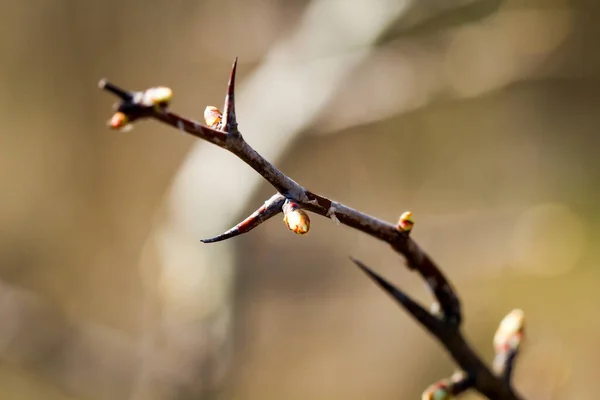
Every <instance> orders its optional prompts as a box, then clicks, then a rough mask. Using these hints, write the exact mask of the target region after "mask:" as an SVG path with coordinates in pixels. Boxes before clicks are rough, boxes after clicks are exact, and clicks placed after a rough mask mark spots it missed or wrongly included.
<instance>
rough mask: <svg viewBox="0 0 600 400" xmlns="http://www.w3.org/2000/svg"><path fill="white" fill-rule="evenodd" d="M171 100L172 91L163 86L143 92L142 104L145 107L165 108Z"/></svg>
mask: <svg viewBox="0 0 600 400" xmlns="http://www.w3.org/2000/svg"><path fill="white" fill-rule="evenodd" d="M172 98H173V90H171V88H168V87H165V86H158V87H153V88H150V89H148V90H146V91H145V92H144V96H143V98H142V104H143V105H145V106H157V107H166V106H167V105H168V104H169V102H170V101H171V99H172Z"/></svg>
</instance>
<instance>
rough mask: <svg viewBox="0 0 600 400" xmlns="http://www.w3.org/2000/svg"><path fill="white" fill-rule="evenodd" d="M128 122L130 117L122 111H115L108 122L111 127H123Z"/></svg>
mask: <svg viewBox="0 0 600 400" xmlns="http://www.w3.org/2000/svg"><path fill="white" fill-rule="evenodd" d="M127 124H129V118H127V115H125V114H124V113H122V112H121V111H119V112H116V113H114V114H113V116H112V117H111V119H110V121H109V122H108V126H110V128H111V129H123V128H125V127H126V126H127Z"/></svg>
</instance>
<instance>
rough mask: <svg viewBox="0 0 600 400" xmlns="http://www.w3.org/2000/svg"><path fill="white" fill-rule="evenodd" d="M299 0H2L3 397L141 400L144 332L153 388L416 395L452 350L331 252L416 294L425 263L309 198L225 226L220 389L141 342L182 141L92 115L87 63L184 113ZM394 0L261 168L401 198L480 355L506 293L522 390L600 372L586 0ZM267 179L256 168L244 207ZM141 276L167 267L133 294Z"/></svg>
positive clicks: (164, 297)
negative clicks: (332, 90)
mask: <svg viewBox="0 0 600 400" xmlns="http://www.w3.org/2000/svg"><path fill="white" fill-rule="evenodd" d="M309 3H310V2H308V1H288V2H281V1H275V0H249V1H246V2H239V1H233V0H228V1H221V2H217V1H199V2H188V1H171V2H161V1H135V0H131V1H126V2H117V1H113V0H105V1H93V0H90V1H85V2H82V1H68V0H63V1H59V0H39V1H30V0H24V1H21V2H8V1H4V2H0V15H1V17H0V18H1V19H2V24H0V27H1V28H0V29H2V31H1V33H2V35H1V36H0V37H1V38H0V44H1V46H2V47H1V49H2V51H1V52H0V54H1V56H0V57H1V61H2V62H1V63H0V70H1V74H2V75H1V76H2V79H0V85H2V86H1V90H2V92H3V93H4V96H0V101H1V102H2V107H1V108H0V118H1V121H2V124H3V129H2V131H1V132H0V182H2V196H0V399H5V398H6V399H15V400H21V399H23V400H29V399H51V400H54V399H57V400H58V399H130V398H131V399H133V398H136V397H135V393H139V392H137V390H138V389H139V388H138V389H136V388H137V387H138V386H137V385H140V383H139V382H140V378H139V375H140V373H141V372H140V371H141V370H142V369H143V364H144V362H141V361H140V360H144V354H143V352H151V353H155V352H156V353H159V354H160V356H161V357H162V358H161V360H163V361H160V365H159V370H160V378H157V379H156V381H159V383H160V387H161V388H165V387H166V388H167V389H164V390H155V391H154V393H153V397H152V398H156V399H188V398H189V399H192V398H194V399H196V398H213V397H220V398H221V397H222V398H232V399H244V400H246V399H249V400H252V399H259V398H260V399H263V400H268V399H280V398H285V399H290V400H294V399H305V398H310V399H315V400H318V399H365V398H378V399H397V398H402V399H409V398H419V396H420V393H421V391H422V390H423V389H424V388H425V387H427V386H428V385H429V384H430V383H432V382H433V381H436V380H438V379H440V378H443V377H446V376H449V375H450V374H451V373H452V372H453V368H454V366H453V364H452V362H451V360H450V359H449V357H448V356H447V355H446V354H445V353H443V351H442V349H441V347H440V346H439V345H438V344H437V343H435V342H434V341H433V340H432V339H431V338H430V337H428V336H427V335H426V334H425V333H424V331H423V330H422V329H421V328H420V327H419V326H417V324H416V323H414V322H413V321H412V320H411V319H410V318H409V317H408V316H407V315H406V314H404V313H403V312H402V311H401V310H400V309H398V308H397V306H396V305H395V304H393V302H392V301H390V300H389V299H388V298H387V297H386V296H385V295H384V294H383V293H382V292H380V291H379V290H377V289H376V288H375V287H374V286H373V285H372V283H371V282H369V281H368V280H367V279H366V278H365V277H364V276H362V275H361V274H360V272H359V271H357V270H355V269H354V268H353V266H352V265H351V263H350V262H349V260H348V255H352V256H355V257H357V258H359V259H361V260H362V261H364V262H365V263H366V264H367V265H369V266H371V267H373V268H374V269H377V270H378V271H380V272H382V273H383V274H385V276H388V277H389V278H390V280H392V281H394V282H395V283H397V284H398V285H399V286H401V287H402V288H404V289H405V290H406V291H408V292H409V293H410V294H412V295H414V296H415V297H416V298H417V299H419V300H420V301H423V302H424V303H425V304H428V303H429V302H430V301H431V299H430V298H429V296H428V293H427V291H426V290H425V289H424V285H423V283H422V282H421V281H420V280H419V279H418V277H417V276H414V275H413V274H411V273H410V272H408V271H406V269H405V268H404V265H403V261H402V260H400V259H398V257H397V255H396V254H395V253H394V252H392V251H391V250H390V249H388V248H387V246H385V245H382V244H381V243H378V242H377V241H375V240H374V239H372V238H369V237H366V236H364V235H362V234H360V233H359V232H354V231H351V230H350V229H348V228H345V227H341V226H336V225H335V224H334V223H332V222H331V221H328V220H325V219H320V218H317V217H316V216H315V217H313V218H312V227H311V232H310V233H309V234H308V235H307V236H306V237H297V236H295V235H293V234H291V233H288V232H287V231H286V230H285V227H284V225H283V224H282V223H281V222H280V221H279V218H275V219H273V220H272V221H269V222H268V223H266V224H264V225H262V226H261V227H259V228H257V229H256V230H255V231H253V232H252V233H251V234H248V235H245V236H243V237H240V238H238V239H235V242H234V244H233V246H234V252H235V269H236V272H237V274H236V277H235V290H234V300H232V301H233V305H234V307H235V308H234V309H235V314H234V316H235V318H234V325H232V328H231V329H233V337H234V339H235V342H234V347H233V349H234V350H233V362H231V365H230V366H229V367H227V374H226V377H225V378H223V379H221V380H219V382H218V383H216V384H215V387H214V388H213V387H211V389H210V390H208V391H206V390H205V389H204V388H203V389H202V390H201V389H199V388H197V387H196V384H197V383H196V382H195V381H194V380H195V377H196V375H195V374H196V373H197V374H198V376H200V372H197V371H187V372H189V374H190V376H191V377H190V376H187V375H186V377H185V378H182V377H180V375H179V373H180V372H181V371H180V369H181V366H180V364H179V362H180V360H183V359H186V360H188V359H195V358H201V357H204V355H203V353H202V354H194V353H193V352H192V351H191V350H190V351H186V349H185V348H183V347H182V348H178V350H177V351H171V350H170V348H169V347H168V346H165V347H161V348H160V349H155V348H153V347H152V346H149V347H148V346H146V347H144V343H145V335H144V334H145V332H147V329H148V325H147V320H146V319H145V315H146V314H145V313H146V311H147V309H148V308H149V307H158V308H160V306H161V305H162V304H163V303H168V302H169V301H171V300H170V299H171V298H172V297H173V293H171V292H170V290H174V291H176V290H177V289H176V287H175V286H174V285H175V284H174V283H172V282H171V281H169V282H165V280H166V278H165V275H164V274H162V273H161V270H160V268H159V267H156V266H155V265H160V258H159V257H158V256H156V255H154V256H153V255H152V254H154V253H153V252H152V251H149V252H148V254H150V255H149V256H147V257H149V258H148V259H146V258H144V257H146V256H142V254H146V253H144V251H145V249H147V248H148V246H150V245H148V243H149V242H150V239H149V238H151V237H152V235H153V232H154V228H155V223H156V220H157V218H158V217H157V215H161V213H164V201H165V196H166V193H167V192H168V190H169V188H170V185H171V182H172V180H173V177H174V176H175V174H176V173H177V171H178V169H179V168H180V166H181V164H182V163H183V161H184V159H185V157H186V154H188V151H189V150H190V149H191V147H192V146H193V145H194V144H195V143H196V142H195V140H194V139H193V138H189V137H184V136H181V135H179V134H178V133H177V132H175V131H174V130H170V129H168V128H166V127H164V126H161V125H159V124H158V123H154V122H142V123H140V124H139V125H138V126H136V127H135V129H134V130H133V131H132V132H129V133H120V132H112V131H109V130H108V129H107V127H106V124H105V123H106V121H107V120H108V118H109V117H110V114H111V109H110V105H111V102H112V101H113V100H114V99H112V98H110V97H109V96H107V95H106V94H105V93H102V92H100V91H99V90H98V89H97V87H96V82H97V81H98V80H99V79H100V78H102V77H108V78H109V79H111V80H112V81H114V82H115V83H118V84H122V85H123V86H125V87H128V88H132V89H141V88H144V87H149V86H154V85H167V86H170V87H171V88H173V90H174V93H175V101H174V105H173V106H174V108H176V109H177V111H178V112H181V113H182V114H183V115H190V116H195V117H197V118H198V119H200V118H201V115H202V112H203V110H204V107H205V105H208V104H220V103H221V102H222V95H223V91H224V85H225V83H226V79H227V74H228V68H229V66H230V63H231V59H232V58H233V57H234V56H239V57H240V66H239V74H240V80H241V81H242V82H243V80H244V79H245V77H246V76H249V75H250V74H251V73H252V71H254V70H257V69H259V68H260V65H261V63H262V62H264V59H265V58H266V55H267V53H268V51H269V49H271V48H272V46H273V45H274V44H275V43H277V42H278V40H280V39H281V38H282V37H285V36H286V35H290V34H291V32H293V31H294V30H295V29H300V28H299V26H300V22H299V21H301V20H302V15H303V12H304V11H305V9H306V7H309ZM406 3H407V4H408V6H410V7H409V11H407V13H406V14H405V15H403V17H402V18H399V19H398V22H397V23H395V24H393V26H391V27H389V28H387V29H386V31H385V33H384V34H383V35H381V37H380V40H379V41H378V43H377V45H376V46H375V47H374V48H372V49H370V51H372V54H373V55H372V57H370V62H372V64H369V63H368V62H365V63H364V64H363V65H362V66H360V67H358V68H357V69H356V71H354V73H353V74H352V75H351V76H350V77H349V78H348V81H347V83H345V84H344V85H342V86H343V87H340V88H338V89H337V90H336V93H337V94H336V95H335V96H334V99H333V101H332V102H331V103H332V104H330V105H329V106H328V107H327V108H326V109H325V110H323V113H322V115H321V117H320V119H319V120H318V121H317V122H316V123H315V124H312V126H311V128H310V129H308V130H306V131H304V132H302V133H301V134H300V135H298V136H297V137H296V138H295V141H294V144H293V145H292V146H290V148H289V149H288V150H287V151H286V152H285V155H284V157H283V158H282V159H281V160H279V161H278V163H277V164H278V167H280V168H281V169H282V170H283V171H285V172H286V173H287V174H288V175H289V176H291V177H293V179H295V180H296V181H298V182H300V183H302V184H303V185H305V186H306V187H309V188H310V189H311V190H314V191H317V192H319V193H321V194H323V195H326V196H328V197H330V198H333V199H335V200H337V201H340V202H342V203H344V204H347V205H349V206H352V207H354V208H357V209H359V210H361V211H364V212H368V213H370V214H373V215H375V216H377V217H380V218H383V219H386V220H390V221H395V220H396V219H397V218H398V216H399V215H400V214H401V213H402V212H403V211H405V210H412V211H413V213H414V215H415V219H416V226H415V230H414V233H413V235H414V237H415V239H416V240H417V242H419V244H421V245H422V246H423V247H424V248H425V249H426V250H427V251H428V252H429V253H430V254H431V255H432V256H433V258H434V259H435V260H436V261H438V262H439V264H440V265H441V267H442V268H443V270H444V272H445V273H446V274H447V275H448V276H449V277H450V278H451V280H452V282H453V283H454V285H455V286H456V288H457V290H458V291H459V294H460V296H461V299H462V302H463V304H464V313H465V320H466V323H465V327H464V330H465V333H466V336H467V337H468V338H469V339H470V340H471V341H472V343H473V345H474V346H475V347H476V348H477V349H478V350H479V351H480V353H481V354H482V355H483V357H484V358H485V359H486V360H488V361H491V359H492V357H493V354H492V345H491V339H492V337H493V334H494V331H495V329H496V327H497V324H498V323H499V321H500V320H501V319H502V317H503V316H504V315H505V314H506V313H508V312H509V311H510V310H512V309H513V308H517V307H518V308H521V309H523V310H524V311H525V315H526V317H527V324H528V325H527V329H528V331H527V332H528V336H527V337H528V339H527V343H526V347H525V350H524V353H523V354H522V355H521V356H520V358H519V363H518V366H517V369H516V378H515V379H516V381H515V384H516V386H517V388H518V389H519V390H520V391H521V392H523V394H524V395H525V396H526V397H527V398H536V399H546V398H547V399H550V398H551V399H573V398H583V399H585V398H590V397H591V394H592V393H595V392H597V390H598V389H600V386H599V385H600V379H598V378H600V369H599V368H598V365H597V360H596V358H597V357H596V354H595V351H594V350H593V349H595V345H596V334H600V319H599V318H597V317H596V313H597V310H596V306H595V305H596V304H597V303H596V302H598V301H600V295H599V294H598V291H597V289H596V288H597V284H596V282H598V281H599V280H600V272H599V269H598V257H599V256H600V254H599V252H598V249H597V246H596V245H595V244H596V243H597V242H598V240H599V239H600V228H599V226H600V225H599V221H600V213H599V212H598V207H597V204H598V200H599V197H600V196H599V189H598V188H599V187H600V162H599V161H598V149H600V136H598V126H600V113H599V112H598V110H599V109H600V79H599V78H600V75H599V71H600V53H598V51H597V42H598V38H599V37H600V36H599V35H600V29H599V28H598V26H600V25H599V24H598V18H599V17H600V8H599V7H598V4H597V3H596V2H594V1H567V0H561V1H559V0H554V1H550V0H548V1H533V0H531V1H516V0H515V1H512V0H506V1H501V2H498V1H489V2H488V1H484V0H482V1H479V2H476V1H474V2H462V3H465V5H463V6H460V7H456V9H450V10H448V11H444V12H441V13H440V15H439V16H436V17H435V18H429V17H428V15H429V14H428V12H429V11H428V10H429V8H432V9H434V8H436V7H438V8H439V7H442V6H441V5H440V2H438V1H434V0H430V1H428V2H425V3H421V4H419V5H418V6H416V5H415V4H413V3H412V2H410V1H407V2H406ZM426 3H427V4H426ZM411 7H412V8H411ZM444 7H448V8H452V7H450V6H449V5H448V4H445V5H444ZM342 17H343V15H342V16H340V18H342ZM331 29H332V30H334V29H335V24H334V23H332V28H331ZM407 60H409V61H410V60H413V61H410V62H411V63H412V64H410V66H409V67H406V65H405V64H404V62H405V61H406V62H409V61H407ZM396 63H397V64H396ZM441 63H445V64H443V66H440V65H441ZM403 71H408V72H406V74H404V72H403ZM439 71H442V72H443V74H442V73H441V72H440V73H438V72H439ZM378 75H379V76H388V75H389V76H393V77H395V78H396V79H397V80H395V81H385V82H383V83H381V82H379V81H377V77H378ZM406 82H408V83H411V85H410V86H408V85H406V84H405V83H406ZM377 85H381V86H377ZM264 90H265V92H268V90H269V88H268V87H265V88H264ZM400 95H402V96H405V97H401V98H400V97H398V100H397V98H396V97H395V96H400ZM290 97H292V95H291V94H290ZM377 99H379V100H377ZM375 100H377V101H381V104H380V103H379V102H377V103H376V105H375V103H374V101H375ZM400 100H402V103H401V102H400ZM280 101H281V102H285V101H287V99H280ZM400 103H401V104H400ZM240 112H241V113H243V111H240ZM379 113H381V116H380V114H379ZM268 123H269V121H268V120H266V121H265V124H268ZM240 127H241V129H242V131H243V129H244V121H243V120H240ZM253 132H257V130H256V128H255V129H254V130H253ZM245 138H246V139H247V140H248V141H249V143H250V144H252V143H253V136H252V135H248V136H245ZM255 138H256V137H255ZM255 140H256V139H255ZM257 150H258V151H259V152H260V151H261V148H257ZM222 157H223V159H224V160H225V159H228V158H229V157H231V155H229V154H226V153H225V152H223V153H222ZM218 169H219V165H215V166H214V170H211V171H209V172H210V173H214V174H215V181H217V180H218V172H219V171H218ZM202 190H204V191H205V193H206V196H218V195H219V192H218V189H214V188H213V187H206V188H202ZM272 192H273V190H272V188H271V187H269V186H267V185H266V184H263V185H262V186H261V187H260V189H259V190H258V192H257V193H255V194H254V195H253V196H251V197H250V198H248V199H243V201H244V204H245V207H246V211H248V212H251V211H252V210H254V209H256V207H258V205H260V204H261V203H262V202H263V201H264V200H265V199H266V198H268V197H270V196H271V195H272ZM198 207H200V208H201V207H203V205H202V204H198ZM222 213H223V211H221V213H218V212H216V210H215V213H214V215H215V218H218V217H219V215H222ZM209 214H210V213H209ZM236 218H237V217H236ZM232 220H234V219H233V216H232ZM217 233H218V232H208V231H207V232H205V235H206V236H211V235H214V234H217ZM197 239H201V238H200V237H198V238H197ZM198 246H201V244H200V243H199V242H198ZM194 262H195V261H194ZM148 265H150V266H148ZM218 267H219V266H218V265H217V266H215V268H218ZM183 279H184V280H185V277H183ZM148 282H150V283H148ZM146 285H150V286H152V287H157V288H159V289H157V293H158V294H156V293H154V294H153V295H154V297H153V298H152V299H150V300H149V297H148V292H147V290H146ZM174 287H175V289H173V288H174ZM209 287H210V285H209ZM167 292H168V293H167ZM149 303H151V304H153V305H152V306H149ZM169 304H171V303H169ZM173 304H175V303H173ZM165 309H166V310H168V309H169V308H168V307H166V308H165ZM164 312H165V311H164V310H163V313H164ZM163 317H164V318H167V319H168V315H167V316H164V315H163ZM194 323H196V321H195V322H194ZM197 323H198V324H202V323H203V321H202V320H200V321H198V322H197ZM169 329H170V330H169ZM169 329H166V330H165V331H164V332H163V333H161V334H162V335H164V336H165V337H166V336H167V335H170V334H172V335H175V336H176V335H178V334H181V335H182V336H185V334H184V332H183V328H181V330H180V327H178V326H176V325H173V326H170V327H169ZM165 332H167V333H165ZM186 334H187V333H186ZM165 337H163V336H161V337H160V338H158V339H157V341H158V342H160V343H162V342H161V340H164V341H167V339H165ZM185 340H187V337H186V339H185ZM190 340H191V339H190ZM184 342H185V341H184ZM101 345H102V346H103V345H106V346H107V347H106V348H105V347H102V346H101ZM209 347H210V346H209ZM215 352H216V351H215ZM217 356H218V354H217ZM164 360H166V361H164ZM186 362H187V361H186ZM185 365H188V364H185ZM190 365H196V364H194V363H193V362H191V363H190ZM149 380H150V381H153V378H150V379H149ZM190 382H191V383H190ZM145 384H147V383H145ZM150 391H151V392H152V391H153V390H150ZM208 392H210V393H209V394H206V393H208ZM215 392H217V393H218V395H215V394H214V393H215ZM138 398H139V397H138ZM143 398H150V396H149V397H143ZM465 398H476V396H475V395H466V396H465Z"/></svg>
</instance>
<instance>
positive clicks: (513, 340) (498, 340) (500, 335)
mask: <svg viewBox="0 0 600 400" xmlns="http://www.w3.org/2000/svg"><path fill="white" fill-rule="evenodd" d="M524 331H525V313H524V312H523V310H519V309H515V310H513V311H511V312H510V313H509V314H508V315H507V316H506V317H504V319H503V320H502V322H500V326H498V330H497V331H496V334H495V335H494V350H495V351H496V354H500V353H504V352H507V351H517V350H518V349H519V346H520V345H521V342H522V341H523V337H524V333H525V332H524Z"/></svg>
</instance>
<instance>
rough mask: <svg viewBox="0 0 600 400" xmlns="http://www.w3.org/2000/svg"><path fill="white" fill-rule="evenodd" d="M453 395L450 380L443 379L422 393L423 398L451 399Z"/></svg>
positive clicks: (430, 399) (429, 399)
mask: <svg viewBox="0 0 600 400" xmlns="http://www.w3.org/2000/svg"><path fill="white" fill-rule="evenodd" d="M452 397H453V396H452V392H451V390H450V386H449V385H448V382H447V381H446V380H442V381H439V382H437V383H434V384H433V385H431V386H429V387H428V388H427V389H425V391H424V392H423V394H422V395H421V400H450V399H452Z"/></svg>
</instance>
